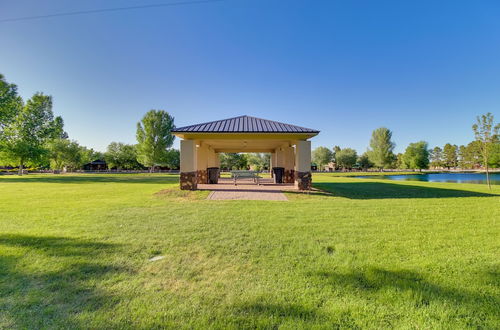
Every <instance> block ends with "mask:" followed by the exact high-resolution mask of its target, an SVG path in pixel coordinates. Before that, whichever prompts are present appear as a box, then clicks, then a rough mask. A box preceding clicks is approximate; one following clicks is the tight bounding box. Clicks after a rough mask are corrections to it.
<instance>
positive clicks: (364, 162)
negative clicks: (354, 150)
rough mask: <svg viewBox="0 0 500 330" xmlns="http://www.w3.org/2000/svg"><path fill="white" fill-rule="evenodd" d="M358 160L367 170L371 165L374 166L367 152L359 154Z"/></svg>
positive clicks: (361, 166)
mask: <svg viewBox="0 0 500 330" xmlns="http://www.w3.org/2000/svg"><path fill="white" fill-rule="evenodd" d="M356 162H357V165H358V166H359V167H360V168H361V169H363V170H365V171H366V170H367V169H369V168H370V167H373V163H372V162H370V158H368V154H367V153H366V152H365V153H363V154H362V155H361V156H359V157H358V159H357V161H356Z"/></svg>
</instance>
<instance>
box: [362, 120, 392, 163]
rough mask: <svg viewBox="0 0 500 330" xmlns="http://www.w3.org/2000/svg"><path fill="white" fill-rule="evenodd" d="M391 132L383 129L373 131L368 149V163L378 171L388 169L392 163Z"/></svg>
mask: <svg viewBox="0 0 500 330" xmlns="http://www.w3.org/2000/svg"><path fill="white" fill-rule="evenodd" d="M395 146H396V145H395V143H394V142H392V132H391V131H390V130H389V129H388V128H385V127H380V128H377V129H376V130H374V131H373V133H372V137H371V140H370V148H369V149H368V157H369V158H370V161H371V162H372V163H373V164H375V166H376V167H378V168H379V169H383V168H390V167H391V166H392V164H393V163H394V159H395V156H394V153H393V151H394V147H395Z"/></svg>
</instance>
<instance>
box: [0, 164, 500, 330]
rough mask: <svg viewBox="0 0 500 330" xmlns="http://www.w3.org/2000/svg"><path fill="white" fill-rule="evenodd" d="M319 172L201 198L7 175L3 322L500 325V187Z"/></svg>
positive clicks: (0, 299) (3, 185) (0, 245)
mask: <svg viewBox="0 0 500 330" xmlns="http://www.w3.org/2000/svg"><path fill="white" fill-rule="evenodd" d="M314 182H315V186H316V187H318V188H321V189H322V190H324V191H323V192H313V193H310V194H297V193H288V194H287V196H288V198H289V201H288V202H272V201H207V200H205V198H206V196H207V194H208V192H181V191H179V190H178V188H177V186H178V177H177V176H174V175H165V174H163V175H105V174H103V175H27V176H23V177H17V176H3V177H0V328H32V329H42V328H73V329H76V328H120V329H126V328H134V329H138V328H142V329H150V328H165V327H175V328H387V327H396V328H448V329H456V328H499V326H500V323H499V315H500V286H499V285H500V273H499V264H500V258H499V257H500V253H499V252H500V239H499V237H500V235H499V234H500V228H499V223H498V222H499V220H500V189H499V188H500V187H498V186H495V187H493V189H492V190H491V191H489V190H488V189H487V187H485V186H480V185H472V184H451V183H425V182H408V181H406V182H396V181H387V180H385V181H382V180H376V179H356V178H349V177H335V176H333V175H331V174H317V175H315V176H314ZM154 256H164V258H163V259H161V260H157V261H149V259H150V258H151V257H154Z"/></svg>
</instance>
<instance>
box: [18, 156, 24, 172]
mask: <svg viewBox="0 0 500 330" xmlns="http://www.w3.org/2000/svg"><path fill="white" fill-rule="evenodd" d="M19 163H20V164H19V172H18V173H17V174H18V175H23V160H22V159H21V161H20V162H19Z"/></svg>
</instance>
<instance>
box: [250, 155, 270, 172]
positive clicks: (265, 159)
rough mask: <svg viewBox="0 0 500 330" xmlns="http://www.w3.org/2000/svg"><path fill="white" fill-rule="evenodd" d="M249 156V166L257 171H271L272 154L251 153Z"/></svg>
mask: <svg viewBox="0 0 500 330" xmlns="http://www.w3.org/2000/svg"><path fill="white" fill-rule="evenodd" d="M246 156H247V163H248V165H250V166H252V167H253V168H254V169H255V170H257V171H262V170H264V169H269V165H270V162H271V154H269V153H249V154H247V155H246Z"/></svg>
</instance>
